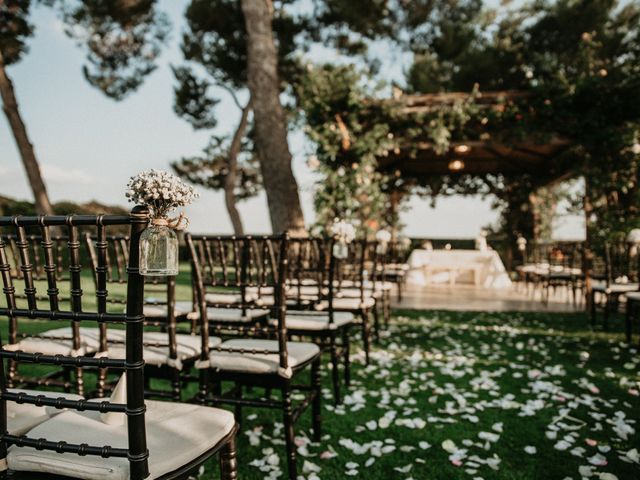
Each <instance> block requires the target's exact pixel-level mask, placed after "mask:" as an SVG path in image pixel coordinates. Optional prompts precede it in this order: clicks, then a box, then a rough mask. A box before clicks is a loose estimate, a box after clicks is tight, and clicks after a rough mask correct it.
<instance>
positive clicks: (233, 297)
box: [204, 291, 256, 305]
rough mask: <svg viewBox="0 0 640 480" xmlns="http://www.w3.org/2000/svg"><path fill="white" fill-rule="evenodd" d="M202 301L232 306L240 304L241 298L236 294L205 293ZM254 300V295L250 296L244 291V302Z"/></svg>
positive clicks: (250, 294)
mask: <svg viewBox="0 0 640 480" xmlns="http://www.w3.org/2000/svg"><path fill="white" fill-rule="evenodd" d="M204 299H205V300H206V302H207V303H213V304H216V303H221V304H224V305H229V304H234V303H242V296H241V295H240V294H239V293H237V292H229V293H225V292H221V293H213V292H211V293H207V294H205V296H204ZM255 299H256V295H255V294H252V293H250V292H248V291H245V296H244V300H245V302H251V301H253V300H255Z"/></svg>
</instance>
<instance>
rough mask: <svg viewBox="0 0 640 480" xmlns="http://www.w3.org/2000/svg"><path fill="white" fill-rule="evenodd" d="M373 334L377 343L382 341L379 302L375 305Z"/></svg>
mask: <svg viewBox="0 0 640 480" xmlns="http://www.w3.org/2000/svg"><path fill="white" fill-rule="evenodd" d="M373 335H374V339H375V341H376V343H380V306H379V305H378V302H376V304H375V305H374V306H373Z"/></svg>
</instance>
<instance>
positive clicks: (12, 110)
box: [0, 52, 53, 215]
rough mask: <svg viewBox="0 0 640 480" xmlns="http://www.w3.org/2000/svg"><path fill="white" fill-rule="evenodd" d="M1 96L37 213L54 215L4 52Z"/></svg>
mask: <svg viewBox="0 0 640 480" xmlns="http://www.w3.org/2000/svg"><path fill="white" fill-rule="evenodd" d="M0 95H1V96H2V108H3V110H4V113H5V115H6V116H7V120H8V121H9V125H10V126H11V131H12V132H13V138H14V139H15V141H16V145H17V146H18V150H19V151H20V157H22V163H23V164H24V168H25V170H26V171H27V177H28V178H29V184H30V185H31V190H32V191H33V197H34V200H35V204H36V211H37V212H38V213H40V214H43V215H52V214H53V209H52V208H51V202H50V201H49V196H48V195H47V188H46V186H45V184H44V180H43V179H42V174H41V173H40V166H39V165H38V160H36V154H35V152H34V150H33V145H31V142H30V141H29V136H28V135H27V128H26V127H25V125H24V122H23V121H22V118H21V117H20V111H19V110H18V102H17V101H16V96H15V94H14V91H13V84H12V83H11V80H10V79H9V77H8V76H7V72H6V70H5V64H4V57H3V56H2V52H0Z"/></svg>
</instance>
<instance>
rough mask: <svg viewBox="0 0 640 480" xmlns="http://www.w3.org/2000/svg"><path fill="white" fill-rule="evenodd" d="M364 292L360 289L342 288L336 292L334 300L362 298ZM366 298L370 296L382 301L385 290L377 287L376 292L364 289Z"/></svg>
mask: <svg viewBox="0 0 640 480" xmlns="http://www.w3.org/2000/svg"><path fill="white" fill-rule="evenodd" d="M361 294H362V292H361V291H360V289H359V288H341V289H340V290H338V291H336V292H334V298H360V296H361ZM364 295H365V297H367V296H370V297H373V298H375V299H380V298H382V296H383V290H382V289H381V288H378V287H376V291H375V292H374V291H372V290H371V289H370V288H365V289H364Z"/></svg>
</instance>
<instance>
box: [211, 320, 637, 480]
mask: <svg viewBox="0 0 640 480" xmlns="http://www.w3.org/2000/svg"><path fill="white" fill-rule="evenodd" d="M585 327H586V318H585V316H584V315H583V314H574V315H566V314H563V315H551V314H544V313H539V314H537V313H536V314H519V313H454V312H396V315H395V318H394V321H393V324H392V326H391V328H390V330H389V332H388V333H387V334H386V335H385V338H384V339H383V341H382V342H381V344H380V345H379V346H378V347H377V348H376V351H375V353H374V355H373V359H374V360H373V362H372V365H371V366H369V367H368V368H364V367H363V366H361V365H358V366H357V367H356V370H355V375H354V378H355V380H356V381H355V382H354V385H353V387H352V389H351V392H350V393H351V395H349V396H348V397H347V398H346V400H345V405H344V406H343V407H339V408H337V409H334V408H333V406H332V403H331V401H330V392H329V390H328V389H327V390H326V397H327V401H326V402H325V407H324V437H323V441H322V442H321V443H320V444H318V445H315V444H309V445H305V447H304V448H303V449H302V452H300V453H301V455H300V457H299V468H300V470H301V471H302V470H303V469H304V468H305V464H306V467H307V468H306V469H305V470H306V472H305V477H306V478H317V477H319V478H330V479H331V478H350V477H351V476H353V477H354V478H363V477H365V476H366V477H367V478H370V479H382V478H388V477H389V476H390V475H391V476H393V477H395V478H398V479H408V478H414V479H455V478H484V479H564V478H567V477H568V478H574V479H579V478H581V477H583V476H585V477H587V476H589V475H588V474H589V473H590V472H592V473H593V477H592V478H602V479H605V480H607V479H608V480H611V479H613V478H614V477H612V476H606V475H603V476H600V477H599V475H598V472H607V473H609V474H613V475H615V476H616V477H617V478H619V479H636V478H640V465H638V464H637V463H627V462H625V461H623V460H622V459H621V456H624V457H625V458H626V456H625V455H624V454H625V453H626V452H627V451H629V450H630V449H632V448H634V447H636V448H637V447H638V446H640V435H639V434H638V433H637V430H638V425H637V421H638V419H640V397H639V396H638V390H639V389H640V376H639V373H638V372H639V368H640V354H639V353H638V350H637V349H630V348H629V347H627V346H626V345H624V344H623V343H622V337H621V335H619V334H604V333H592V332H590V331H589V329H587V328H585ZM616 328H618V329H620V325H619V324H618V325H616ZM359 358H361V357H359ZM325 385H326V386H327V387H328V386H329V382H328V378H327V377H325ZM243 416H244V423H243V425H242V433H241V435H240V442H239V455H240V478H243V479H258V478H268V477H269V475H270V474H273V476H274V477H275V476H277V475H276V474H277V473H278V471H279V469H280V468H282V469H284V465H283V461H284V455H283V448H282V446H281V443H282V441H281V438H282V437H281V434H280V431H279V429H280V428H281V425H280V424H279V423H278V422H279V416H278V414H277V413H275V412H267V411H263V410H260V411H257V410H251V409H247V410H246V411H245V413H244V415H243ZM385 419H386V420H385ZM625 427H626V428H628V429H629V433H628V434H627V435H626V439H625V438H624V437H625V432H624V431H623V430H624V429H625ZM309 429H310V422H309V419H308V416H305V417H304V418H303V419H302V420H301V422H300V425H299V430H298V433H299V435H300V442H299V443H300V444H305V443H306V437H305V435H306V434H309V432H310V430H309ZM481 432H485V433H481ZM526 447H535V450H534V449H532V448H527V450H528V452H531V453H527V452H526V451H525V448H526ZM445 448H447V449H448V450H449V451H446V450H445ZM272 452H275V453H276V454H277V457H274V456H272V455H271V454H272ZM534 452H535V453H534ZM630 456H631V457H633V452H632V453H631V454H630ZM328 457H329V458H328ZM278 460H280V462H279V463H277V461H278ZM590 462H592V463H590ZM593 463H596V464H598V465H599V466H595V465H593ZM605 463H606V465H604V464H605ZM581 467H582V470H579V469H580V468H581ZM590 467H592V468H590ZM316 470H317V473H316V472H315V471H316ZM216 475H217V473H216V468H215V467H214V466H209V467H207V469H206V472H205V475H204V476H203V478H216ZM315 475H317V477H316V476H315Z"/></svg>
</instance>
